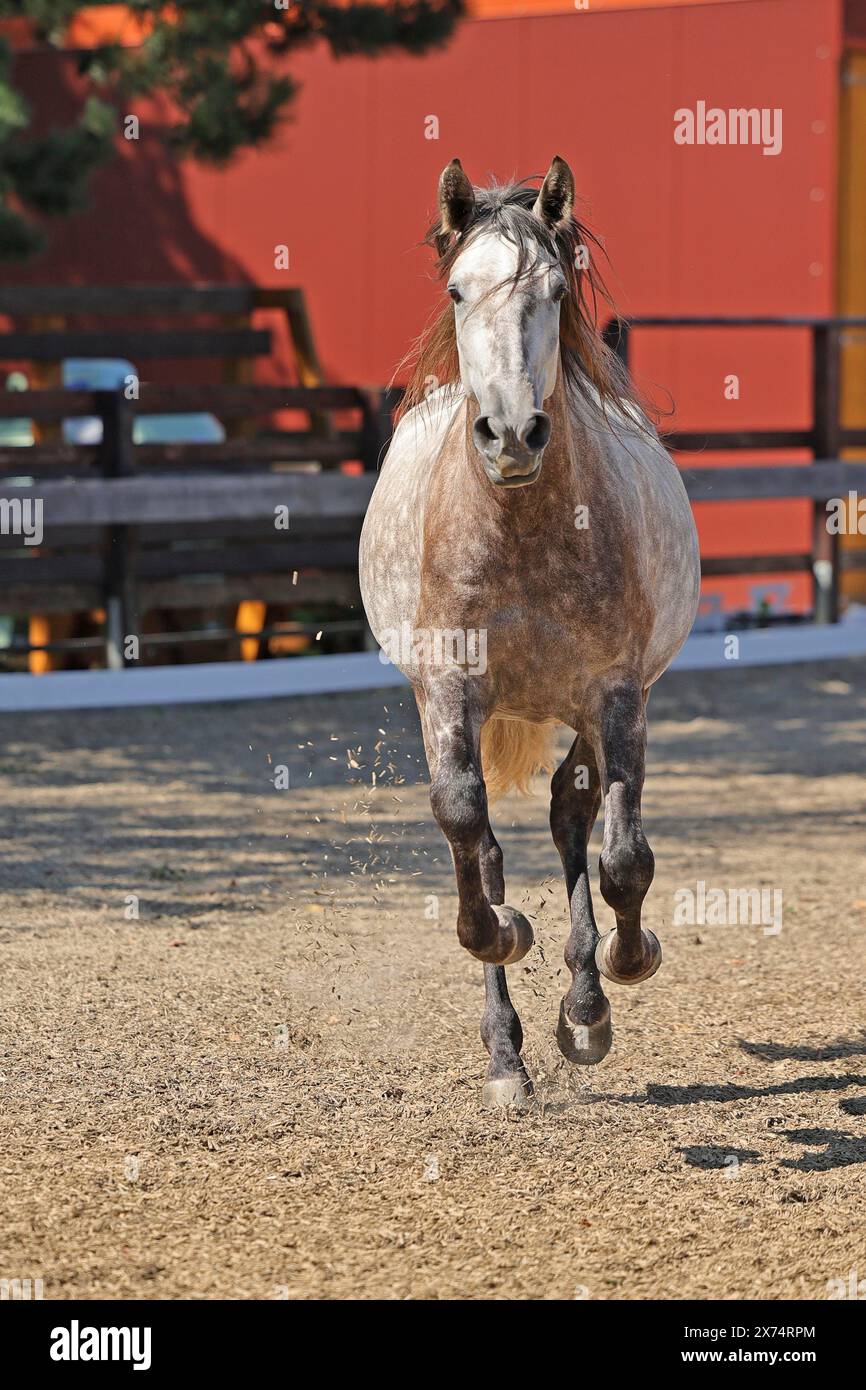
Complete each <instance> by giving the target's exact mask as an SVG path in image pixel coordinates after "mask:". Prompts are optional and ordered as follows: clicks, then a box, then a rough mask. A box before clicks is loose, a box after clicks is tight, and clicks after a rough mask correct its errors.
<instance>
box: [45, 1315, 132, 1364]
mask: <svg viewBox="0 0 866 1390" xmlns="http://www.w3.org/2000/svg"><path fill="white" fill-rule="evenodd" d="M150 1340H151V1329H150V1328H149V1327H82V1326H81V1324H80V1323H79V1321H78V1319H77V1318H73V1319H72V1322H71V1323H70V1325H69V1327H54V1328H52V1330H51V1350H50V1355H51V1360H52V1361H131V1362H132V1369H133V1370H134V1371H149V1370H150Z"/></svg>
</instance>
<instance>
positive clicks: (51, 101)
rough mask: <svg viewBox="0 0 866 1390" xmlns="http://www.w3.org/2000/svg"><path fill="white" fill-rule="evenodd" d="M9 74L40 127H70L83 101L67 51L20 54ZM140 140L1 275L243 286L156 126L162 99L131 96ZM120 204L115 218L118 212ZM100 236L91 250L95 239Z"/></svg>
mask: <svg viewBox="0 0 866 1390" xmlns="http://www.w3.org/2000/svg"><path fill="white" fill-rule="evenodd" d="M15 71H16V78H17V79H18V80H19V81H20V83H21V86H22V89H23V91H24V93H25V95H26V97H27V100H28V101H29V102H30V104H31V106H32V107H33V109H34V110H35V111H37V112H38V113H39V124H40V127H41V128H46V127H48V126H49V125H54V124H68V123H70V122H71V121H72V120H73V119H74V118H75V117H76V115H77V113H78V112H79V110H80V107H81V101H82V90H83V89H82V84H81V82H80V80H79V79H78V77H77V74H76V73H75V72H74V69H73V66H72V63H71V61H70V58H69V57H68V56H64V55H63V54H57V53H29V54H19V55H18V56H17V57H16V60H15ZM135 111H136V114H138V115H139V116H140V130H141V136H140V139H138V140H136V141H132V140H129V141H127V140H124V139H120V140H119V141H118V149H117V153H116V155H115V156H114V157H113V158H112V159H110V160H109V161H108V162H107V163H106V164H105V165H103V167H102V168H101V169H99V170H97V171H96V173H95V175H94V177H93V179H92V180H91V184H90V191H89V195H88V201H87V204H86V206H85V208H84V209H82V211H81V212H80V213H73V215H72V216H71V217H68V218H61V219H57V220H52V221H51V222H49V223H47V224H45V225H46V231H47V234H48V245H47V248H46V250H45V252H44V253H43V254H42V255H40V256H37V257H34V258H33V259H32V260H30V261H27V262H25V263H24V264H23V265H22V264H20V263H18V262H15V263H7V264H2V263H0V282H3V281H5V282H6V283H13V282H14V283H16V284H21V283H34V284H45V283H46V282H51V281H56V282H57V283H64V284H75V283H84V282H86V281H87V279H88V278H92V272H93V266H94V264H96V263H98V264H99V267H100V280H101V282H102V283H104V284H109V283H135V282H136V281H145V282H147V281H150V282H153V283H166V282H168V283H171V282H172V281H178V282H188V281H190V280H212V281H217V282H228V281H231V282H234V283H245V282H249V281H250V280H251V279H252V276H251V273H250V271H249V269H248V268H247V267H246V266H244V265H243V264H242V263H241V262H240V261H238V260H237V259H236V258H235V257H234V256H232V255H229V254H228V253H227V252H226V251H225V250H224V249H223V248H222V247H221V246H219V245H218V244H217V243H216V242H214V241H213V240H212V239H211V238H210V237H207V236H205V235H203V234H202V232H201V230H200V229H199V227H198V226H197V225H196V223H195V220H194V217H193V215H192V211H191V209H190V206H189V203H188V201H187V198H186V195H185V190H184V186H183V180H182V178H181V172H180V167H179V162H178V160H177V159H176V158H174V157H173V155H172V154H171V153H170V152H169V150H168V149H167V148H166V146H165V144H164V143H163V141H162V140H161V139H160V137H159V134H158V133H150V134H148V131H149V130H150V132H159V131H162V130H165V129H166V128H167V126H168V124H169V119H170V118H169V112H168V107H167V105H166V104H165V103H157V102H148V103H143V102H136V103H135ZM118 208H123V220H122V222H119V221H118V216H117V210H118ZM94 236H96V237H98V239H99V245H98V248H97V255H94V246H93V240H94Z"/></svg>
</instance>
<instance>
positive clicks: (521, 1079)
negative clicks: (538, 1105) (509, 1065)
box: [481, 1071, 532, 1110]
mask: <svg viewBox="0 0 866 1390" xmlns="http://www.w3.org/2000/svg"><path fill="white" fill-rule="evenodd" d="M531 1104H532V1082H531V1081H530V1079H529V1077H528V1076H527V1075H526V1074H525V1073H524V1072H519V1071H516V1072H512V1073H511V1075H510V1076H498V1077H497V1078H496V1080H495V1081H485V1083H484V1085H483V1087H482V1089H481V1106H482V1109H484V1110H507V1109H509V1107H511V1108H514V1109H517V1110H527V1109H528V1108H529V1106H530V1105H531Z"/></svg>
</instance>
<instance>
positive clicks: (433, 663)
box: [379, 622, 487, 676]
mask: <svg viewBox="0 0 866 1390" xmlns="http://www.w3.org/2000/svg"><path fill="white" fill-rule="evenodd" d="M379 645H380V647H381V651H380V652H379V660H380V661H381V663H382V665H383V666H388V665H394V666H401V667H403V666H418V665H424V666H427V667H440V668H444V667H447V666H460V667H462V668H463V669H464V670H466V671H472V672H473V673H474V674H476V675H479V676H483V675H484V672H485V671H486V670H487V629H486V628H483V627H479V628H475V627H453V628H452V627H433V628H424V627H416V628H413V627H412V626H411V624H410V623H407V622H404V623H403V624H402V625H401V626H400V627H399V628H393V627H389V628H386V629H385V631H384V632H383V633H382V636H381V637H380V639H379Z"/></svg>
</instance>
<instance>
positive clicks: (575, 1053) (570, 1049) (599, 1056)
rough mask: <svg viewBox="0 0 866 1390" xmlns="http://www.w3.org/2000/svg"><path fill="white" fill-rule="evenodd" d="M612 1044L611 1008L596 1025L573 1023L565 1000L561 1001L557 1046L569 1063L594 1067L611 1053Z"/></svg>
mask: <svg viewBox="0 0 866 1390" xmlns="http://www.w3.org/2000/svg"><path fill="white" fill-rule="evenodd" d="M612 1042H613V1028H612V1027H611V1023H610V1008H609V1007H608V1008H607V1009H606V1010H605V1013H604V1017H603V1018H600V1019H599V1020H598V1022H596V1023H572V1021H571V1019H570V1018H569V1017H568V1014H567V1012H566V1008H565V1000H564V999H562V1000H560V1004H559V1023H558V1025H557V1028H556V1044H557V1047H558V1048H559V1050H560V1052H561V1053H562V1055H563V1057H564V1058H565V1060H566V1061H567V1062H572V1063H573V1064H574V1066H576V1067H594V1066H595V1065H596V1063H597V1062H601V1061H603V1059H604V1058H605V1057H606V1056H607V1054H608V1053H609V1052H610V1045H611V1043H612Z"/></svg>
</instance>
